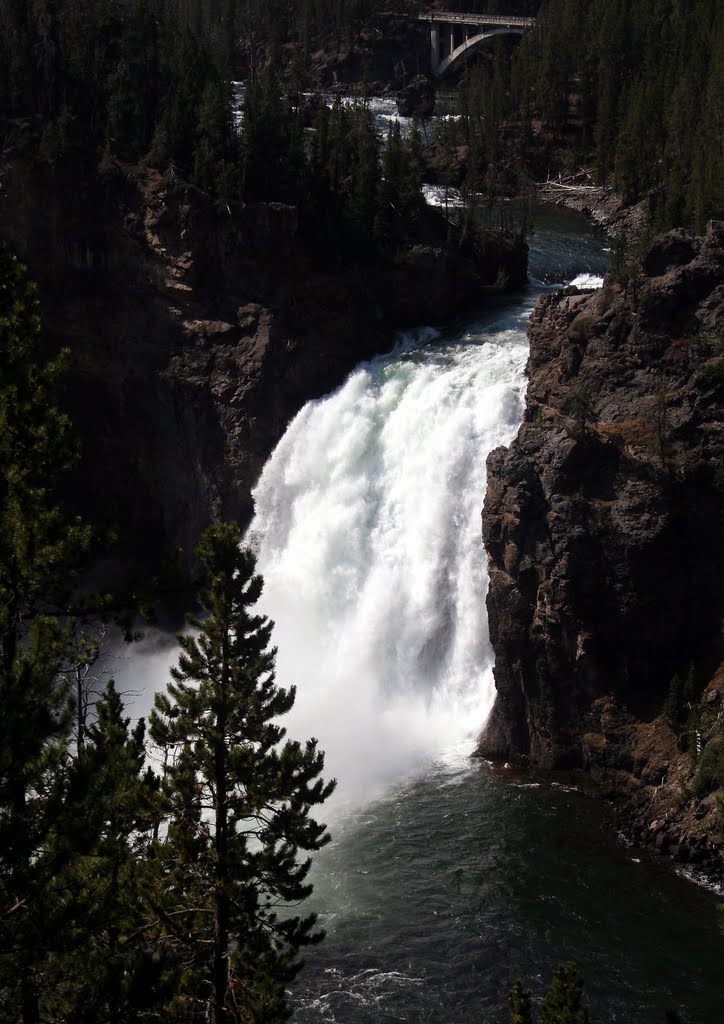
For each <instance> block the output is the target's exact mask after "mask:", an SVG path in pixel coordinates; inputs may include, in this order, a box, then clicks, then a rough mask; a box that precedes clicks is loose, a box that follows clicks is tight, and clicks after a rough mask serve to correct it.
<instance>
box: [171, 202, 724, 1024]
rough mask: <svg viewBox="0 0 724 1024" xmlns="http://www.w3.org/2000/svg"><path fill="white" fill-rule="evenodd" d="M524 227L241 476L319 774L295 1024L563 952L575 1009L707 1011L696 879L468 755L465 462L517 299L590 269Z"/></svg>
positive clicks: (488, 418) (493, 429)
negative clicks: (499, 262)
mask: <svg viewBox="0 0 724 1024" xmlns="http://www.w3.org/2000/svg"><path fill="white" fill-rule="evenodd" d="M530 244H531V254H530V274H531V278H532V280H533V284H532V285H531V286H530V288H529V289H528V290H527V291H526V292H525V293H521V294H520V295H518V296H516V297H512V298H511V297H507V298H505V299H504V300H499V301H498V302H496V304H495V305H494V306H493V307H492V308H490V309H488V311H486V312H485V313H484V314H482V315H481V316H480V317H479V318H478V319H476V320H475V321H474V322H469V323H466V324H460V325H458V326H457V327H456V328H454V329H451V330H449V331H446V332H444V333H439V332H436V331H433V330H431V329H421V330H419V331H418V332H416V333H413V334H409V335H407V336H405V337H404V338H401V339H400V342H399V344H398V346H397V347H396V348H395V350H394V351H393V352H392V353H391V354H390V355H387V356H384V357H381V358H378V359H376V360H373V361H371V362H369V363H366V364H364V365H362V366H360V367H358V368H357V369H356V370H355V371H354V372H353V373H352V374H351V375H350V377H349V378H348V380H347V381H346V382H345V383H344V384H343V385H342V386H341V387H340V388H339V389H338V390H337V391H335V392H334V393H333V394H331V395H329V396H327V397H326V398H323V399H321V400H318V401H315V402H312V403H310V404H309V405H307V406H306V407H305V408H304V409H303V410H302V411H301V412H300V413H299V415H298V416H297V417H296V418H295V420H294V421H293V422H292V423H291V424H290V426H289V428H288V430H287V432H286V434H285V436H284V438H283V439H282V441H281V442H280V444H279V445H278V447H277V449H276V451H275V452H274V453H273V455H272V456H271V458H270V460H269V462H268V463H267V465H266V467H265V469H264V472H263V474H262V477H261V479H260V481H259V484H258V486H257V488H256V491H255V502H256V517H255V519H254V522H253V524H252V526H251V528H250V531H249V535H248V537H247V541H248V542H249V543H251V544H252V545H253V547H254V548H255V550H256V551H257V553H258V559H259V570H260V572H261V573H262V575H263V576H264V578H265V590H264V594H263V596H262V599H261V601H260V610H261V611H263V612H264V613H265V614H267V615H269V616H270V617H271V618H272V619H273V620H274V621H275V623H276V629H275V634H274V643H275V644H276V645H278V647H279V654H278V659H277V670H278V672H277V675H278V681H279V682H280V683H281V684H283V685H289V684H290V683H292V682H295V683H296V684H297V686H298V694H297V703H296V706H295V708H294V709H293V711H292V712H291V713H290V715H289V716H288V719H287V722H286V724H287V727H288V732H289V735H290V736H292V737H294V738H298V739H306V738H307V737H309V736H312V735H314V736H316V737H318V739H319V741H320V745H321V747H322V748H323V749H324V750H325V751H326V756H327V770H326V773H325V774H326V775H327V777H330V776H335V777H336V778H337V779H338V788H337V791H336V793H335V795H334V796H333V798H332V800H331V801H330V802H329V804H328V805H325V806H324V807H322V808H321V809H319V810H318V813H319V816H320V817H321V818H322V819H323V820H326V821H328V823H329V826H330V830H331V832H332V842H331V843H330V845H329V846H328V847H326V848H325V849H324V850H323V851H321V852H320V853H319V854H318V855H317V857H316V860H315V864H314V867H313V873H312V881H313V883H314V887H315V891H314V895H313V897H312V898H311V900H310V901H309V904H310V909H314V910H316V911H317V912H318V913H319V915H320V923H321V925H322V926H323V927H324V928H325V929H326V932H327V937H326V940H325V941H324V942H323V943H322V944H321V945H319V946H317V947H315V948H312V949H311V950H309V951H308V953H307V955H306V958H305V959H306V966H305V968H304V970H303V971H302V972H301V974H300V975H299V978H298V979H297V981H296V982H295V984H294V986H293V988H292V999H293V1003H294V1006H295V1015H294V1020H295V1021H297V1022H298V1024H325V1022H329V1024H332V1022H335V1024H387V1022H393V1021H408V1022H415V1024H416V1022H425V1021H428V1022H431V1024H480V1022H481V1021H483V1020H484V1019H486V1018H487V1019H488V1020H489V1021H490V1022H491V1024H503V1022H504V1021H507V1020H508V1016H507V1011H506V1010H505V996H506V993H507V991H508V990H509V988H510V986H511V985H512V983H513V982H514V981H515V979H516V977H518V976H520V977H522V978H523V979H524V980H525V982H526V984H528V985H529V986H530V987H532V988H533V990H534V992H535V994H536V996H538V995H540V993H541V991H542V990H543V988H544V987H545V986H547V984H548V983H549V981H550V977H551V974H552V970H553V968H554V966H555V965H556V964H557V963H560V962H561V961H565V960H569V959H575V960H576V961H577V962H578V963H579V965H580V968H581V971H582V973H583V975H584V977H585V982H586V994H587V997H588V999H589V1001H590V1003H591V1006H592V1010H593V1021H594V1024H609V1022H614V1021H618V1022H621V1024H644V1022H647V1024H648V1022H651V1024H655V1022H660V1024H664V1021H665V1020H666V1010H667V1009H676V1010H677V1011H678V1012H679V1013H680V1014H681V1019H682V1020H683V1021H684V1022H691V1024H721V1021H722V1020H724V1012H723V1011H722V981H723V980H724V975H723V974H722V966H723V965H724V957H723V956H722V953H723V952H724V949H723V946H722V938H721V934H720V932H719V930H718V925H717V920H716V913H715V905H714V899H713V897H712V896H711V894H709V893H707V892H705V891H704V890H702V889H700V888H698V887H696V886H695V885H693V884H692V883H691V882H690V881H688V880H686V879H684V878H682V877H680V876H678V875H677V874H675V872H674V871H673V870H672V869H670V868H669V867H668V866H666V865H663V864H661V863H659V862H658V861H655V860H653V859H652V858H651V857H650V856H649V855H648V854H646V853H643V852H641V851H636V850H634V849H631V848H627V847H626V846H625V845H624V844H623V842H621V841H619V840H617V839H616V838H614V837H611V836H610V835H608V834H607V833H606V832H605V830H604V829H603V827H602V822H601V808H600V804H599V802H598V801H597V800H595V799H594V798H592V797H591V796H590V795H587V794H586V793H584V792H582V791H581V790H579V789H578V788H577V787H575V786H570V785H567V784H564V782H563V781H560V780H554V779H551V778H543V779H533V778H528V777H523V776H516V775H514V774H512V773H510V772H496V771H494V770H492V769H490V768H489V767H488V766H486V765H481V764H480V763H478V762H475V761H473V760H471V759H470V756H469V755H470V752H471V751H472V749H473V746H474V742H475V737H476V734H477V733H478V732H479V730H480V727H481V725H482V723H483V722H484V720H485V717H486V715H487V713H488V712H489V710H490V708H491V706H492V702H493V697H494V687H493V678H492V652H491V649H490V644H489V640H488V634H487V625H486V614H485V590H486V583H487V577H486V570H485V555H484V551H483V548H482V542H481V535H480V510H481V507H482V503H483V497H484V494H485V463H486V456H487V454H488V453H489V452H490V451H491V450H492V449H493V448H495V447H496V446H497V445H500V444H508V443H509V442H510V441H511V440H512V438H513V437H514V436H515V433H516V431H517V428H518V424H519V422H520V419H521V416H522V413H523V408H524V397H525V373H524V371H525V363H526V358H527V344H526V338H525V326H526V321H527V319H528V316H529V314H530V311H531V309H532V307H533V304H534V302H535V298H536V295H537V294H538V293H539V292H540V291H541V290H543V289H544V288H546V287H549V286H550V285H551V284H552V283H554V282H562V283H565V282H569V281H572V280H574V279H576V278H578V279H579V280H581V281H584V282H585V281H589V282H590V283H595V280H596V275H600V274H601V273H603V271H604V269H605V265H606V253H605V251H604V248H603V246H604V242H603V240H602V239H601V237H600V236H598V235H597V234H596V233H595V232H594V231H593V230H592V229H590V228H589V227H587V226H586V223H585V222H584V221H583V220H582V219H581V218H579V217H578V216H577V215H573V214H569V213H567V212H566V211H553V212H551V211H549V212H548V213H543V214H542V215H541V216H540V217H539V224H538V228H537V231H536V233H535V234H534V235H533V236H532V238H531V240H530ZM159 658H160V661H159V660H158V659H157V660H156V661H155V662H154V663H153V664H154V665H155V669H154V674H155V673H156V672H157V671H158V666H159V665H160V663H161V662H164V661H165V663H168V660H169V659H168V656H167V654H166V653H162V655H160V656H159ZM161 683H162V679H160V678H155V679H154V680H153V684H154V686H155V687H156V688H158V687H159V686H160V685H161Z"/></svg>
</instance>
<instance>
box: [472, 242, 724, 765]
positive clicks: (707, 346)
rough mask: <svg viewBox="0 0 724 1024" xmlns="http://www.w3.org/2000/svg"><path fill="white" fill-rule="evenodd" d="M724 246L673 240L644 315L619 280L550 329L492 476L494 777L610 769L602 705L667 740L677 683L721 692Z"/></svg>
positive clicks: (561, 301)
mask: <svg viewBox="0 0 724 1024" xmlns="http://www.w3.org/2000/svg"><path fill="white" fill-rule="evenodd" d="M722 234H723V232H722V225H720V224H712V225H710V226H709V229H708V231H707V233H706V236H705V237H704V238H703V239H695V238H693V237H690V236H688V235H686V234H684V233H682V232H672V233H670V234H668V235H666V236H664V237H663V238H660V239H657V240H655V241H654V242H653V243H652V245H651V246H650V248H649V250H648V252H647V253H646V254H645V255H644V258H643V271H644V273H645V274H646V276H645V278H644V280H643V283H642V285H641V287H640V288H639V290H638V294H637V296H635V297H634V296H632V295H629V296H626V295H624V294H623V293H622V290H621V289H620V287H618V286H617V285H616V284H614V282H613V281H612V280H610V279H607V280H606V283H605V285H604V288H603V289H601V290H599V291H597V292H593V293H589V294H583V293H579V292H576V291H575V290H572V289H568V290H567V291H566V292H558V293H555V294H552V295H546V296H543V297H542V298H541V299H540V300H539V303H538V305H537V307H536V309H535V310H534V313H533V316H532V318H531V322H530V327H529V338H530V359H529V364H528V374H529V382H528V393H527V407H526V413H525V418H524V422H523V424H522V426H521V428H520V430H519V433H518V436H517V438H516V440H515V441H514V442H513V444H512V445H511V446H510V448H508V449H504V448H499V449H496V450H495V451H494V452H493V453H492V454H491V455H490V457H489V461H488V490H487V495H486V498H485V509H484V513H483V535H484V542H485V547H486V550H487V554H488V560H489V569H490V590H489V593H488V598H487V605H488V614H489V621H490V635H491V640H492V644H493V648H494V651H495V682H496V688H497V698H496V702H495V706H494V709H493V711H492V714H491V716H490V720H489V721H488V723H487V725H486V727H485V730H484V733H483V735H482V737H481V741H480V746H479V753H480V754H481V755H483V756H485V757H488V758H491V759H494V760H507V759H510V758H514V757H516V756H525V757H527V758H529V759H530V760H531V761H532V762H534V763H536V764H539V765H542V766H544V767H592V765H593V764H594V762H596V755H595V748H596V745H595V742H593V743H592V742H589V739H587V738H586V737H589V738H590V736H591V735H592V734H593V733H594V732H595V731H596V730H592V727H591V721H592V718H591V716H593V718H594V719H595V718H596V715H597V713H598V712H597V711H596V709H597V708H599V709H600V704H599V703H597V702H600V701H601V700H605V701H607V702H609V703H608V704H607V706H614V705H615V706H616V707H618V708H623V707H625V709H626V712H627V713H628V714H630V715H631V716H633V717H632V721H633V722H651V721H652V720H653V719H654V718H656V716H657V715H658V714H659V713H660V711H661V708H662V705H663V702H664V699H665V697H666V694H667V690H668V687H669V684H670V681H671V679H672V676H673V675H674V673H676V672H681V673H684V674H685V673H686V671H687V669H688V666H689V665H691V664H693V665H694V672H695V676H696V678H697V680H698V681H699V688H700V689H701V688H702V687H703V686H704V685H705V684H706V681H707V680H708V679H709V678H711V675H712V673H713V672H714V670H715V669H716V667H717V666H718V664H719V663H720V661H721V657H722V632H721V623H722V618H723V617H724V429H723V428H722V422H723V416H722V413H723V412H724V349H722V328H723V327H724V284H723V283H722V282H723V281H724V244H723V242H724V239H723V237H722ZM597 731H598V735H599V737H603V739H602V740H600V742H601V743H603V745H604V747H605V749H606V750H607V751H609V750H611V749H612V744H611V740H610V736H609V734H608V732H607V729H606V727H605V726H602V725H600V715H599V726H598V727H597ZM628 743H629V741H628V740H626V743H624V748H625V749H629V748H628V746H627V744H628ZM613 746H614V747H615V744H614V745H613ZM599 762H600V759H599ZM599 767H600V764H599ZM619 768H620V769H621V770H623V771H628V772H629V774H630V775H632V776H633V775H635V767H634V765H633V763H628V764H626V765H623V766H621V765H619ZM619 768H616V769H615V770H617V771H618V770H619Z"/></svg>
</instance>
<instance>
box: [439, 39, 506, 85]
mask: <svg viewBox="0 0 724 1024" xmlns="http://www.w3.org/2000/svg"><path fill="white" fill-rule="evenodd" d="M523 31H524V30H523V29H522V28H491V29H486V30H485V31H484V32H478V33H477V34H476V35H474V36H470V38H469V39H466V40H464V42H462V43H461V44H460V45H459V46H456V47H455V49H454V50H453V51H452V53H450V54H448V56H447V57H446V58H445V59H444V60H443V61H441V62H440V63H439V64H438V65H437V67H436V68H433V74H435V75H437V77H438V78H441V77H442V76H443V75H444V74H445V72H446V71H447V70H448V68H450V67H452V65H453V64H458V63H462V62H463V61H465V60H467V59H468V57H470V56H471V55H472V54H473V53H475V52H476V51H477V50H479V49H480V48H481V46H482V45H483V43H486V42H487V41H488V39H492V38H493V37H494V36H509V35H516V36H522V35H523Z"/></svg>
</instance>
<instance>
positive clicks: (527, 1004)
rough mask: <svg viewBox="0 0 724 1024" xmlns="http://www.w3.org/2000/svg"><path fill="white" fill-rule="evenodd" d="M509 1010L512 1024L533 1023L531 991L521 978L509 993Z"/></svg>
mask: <svg viewBox="0 0 724 1024" xmlns="http://www.w3.org/2000/svg"><path fill="white" fill-rule="evenodd" d="M508 1010H509V1012H510V1024H532V1022H533V1017H532V1016H531V991H530V989H528V988H523V983H522V981H521V980H520V978H518V980H517V981H516V983H515V985H513V987H512V989H511V990H510V992H509V993H508Z"/></svg>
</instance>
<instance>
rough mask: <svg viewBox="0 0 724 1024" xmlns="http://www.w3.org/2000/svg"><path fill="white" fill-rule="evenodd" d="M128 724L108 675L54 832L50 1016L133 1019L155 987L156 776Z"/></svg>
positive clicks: (86, 1023) (85, 1021) (97, 1022)
mask: <svg viewBox="0 0 724 1024" xmlns="http://www.w3.org/2000/svg"><path fill="white" fill-rule="evenodd" d="M129 725H130V719H129V718H127V717H124V714H123V702H122V699H121V696H120V694H119V693H118V692H117V690H116V688H115V685H114V683H113V681H112V680H111V682H109V683H108V685H107V687H106V689H105V691H104V693H103V694H102V696H101V698H100V700H99V701H98V703H97V704H96V706H95V721H94V722H93V723H92V724H91V725H90V726H89V727H88V728H87V734H86V739H85V742H84V743H83V745H82V747H81V748H80V749H79V750H78V752H77V756H76V757H75V758H74V760H73V761H72V762H71V764H70V766H69V769H68V786H67V793H66V799H65V806H64V809H63V813H62V815H61V818H60V822H59V827H58V828H57V830H56V835H55V836H54V846H55V848H56V856H57V861H58V863H59V864H60V865H61V869H60V870H59V871H58V873H57V874H56V877H55V878H54V879H53V880H52V883H51V889H52V891H53V892H54V894H55V898H56V902H57V905H58V908H59V914H58V920H57V926H58V931H59V933H60V935H61V943H60V944H59V948H58V949H57V950H56V953H55V956H54V958H53V960H52V962H51V963H50V964H49V966H48V969H47V981H46V989H47V990H48V991H47V995H46V998H45V1000H44V1007H45V1009H46V1012H47V1013H49V1015H50V1016H51V1018H52V1019H56V1020H60V1019H66V1020H73V1021H74V1022H76V1024H102V1022H108V1024H116V1022H118V1024H119V1022H121V1021H126V1020H134V1019H136V1016H137V1013H138V1012H139V1011H140V1010H142V1009H146V1008H148V1007H149V1006H150V1005H152V1003H153V999H154V989H155V987H156V986H157V984H158V975H159V973H160V971H159V967H158V965H157V963H156V958H154V957H153V955H152V951H151V949H150V946H149V941H148V920H147V916H146V908H145V901H144V891H145V887H146V885H147V882H148V877H147V876H148V874H149V872H150V871H151V870H152V868H153V861H147V860H146V858H147V857H148V854H149V849H150V846H151V841H152V839H153V835H154V832H155V830H156V827H157V823H158V810H159V807H158V797H157V793H158V780H157V778H156V777H155V775H154V773H153V772H152V771H151V770H150V769H144V762H145V747H144V733H145V727H144V723H143V720H140V721H139V722H138V723H137V724H136V726H135V727H134V728H133V729H132V730H131V729H129ZM61 910H62V916H61V912H60V911H61ZM80 963H82V964H83V970H82V971H78V970H77V965H78V964H80Z"/></svg>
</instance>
